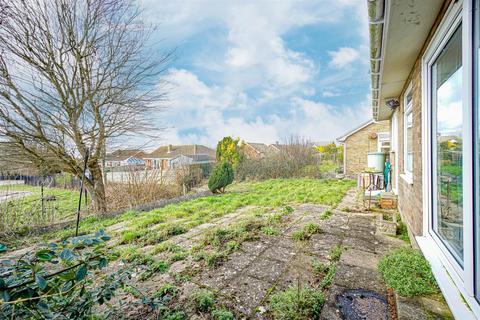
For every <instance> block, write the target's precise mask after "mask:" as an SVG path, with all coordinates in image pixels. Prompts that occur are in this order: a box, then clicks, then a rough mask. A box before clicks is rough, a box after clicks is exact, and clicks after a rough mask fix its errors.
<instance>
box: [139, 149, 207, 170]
mask: <svg viewBox="0 0 480 320" xmlns="http://www.w3.org/2000/svg"><path fill="white" fill-rule="evenodd" d="M144 159H145V163H146V166H147V168H149V169H162V170H167V169H174V168H178V167H180V166H182V165H205V164H211V163H214V162H215V159H216V154H215V150H213V149H211V148H209V147H206V146H202V145H197V144H193V145H179V146H174V145H167V146H161V147H159V148H157V149H155V150H154V151H153V152H152V153H150V154H147V155H145V158H144Z"/></svg>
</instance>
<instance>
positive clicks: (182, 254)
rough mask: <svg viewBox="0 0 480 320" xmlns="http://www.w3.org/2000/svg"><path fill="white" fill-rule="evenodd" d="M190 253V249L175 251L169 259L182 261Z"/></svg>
mask: <svg viewBox="0 0 480 320" xmlns="http://www.w3.org/2000/svg"><path fill="white" fill-rule="evenodd" d="M189 255H190V254H189V253H188V251H185V250H184V251H179V252H175V253H174V254H173V255H171V256H170V257H169V258H168V260H169V261H170V262H175V261H181V260H184V259H186V258H187V257H188V256H189Z"/></svg>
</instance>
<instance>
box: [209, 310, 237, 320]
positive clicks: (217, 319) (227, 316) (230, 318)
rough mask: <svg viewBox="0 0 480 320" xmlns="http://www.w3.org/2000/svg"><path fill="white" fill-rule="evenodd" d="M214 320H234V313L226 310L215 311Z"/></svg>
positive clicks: (213, 312)
mask: <svg viewBox="0 0 480 320" xmlns="http://www.w3.org/2000/svg"><path fill="white" fill-rule="evenodd" d="M212 319H214V320H234V319H235V316H234V315H233V313H231V312H230V311H228V310H226V309H215V310H213V311H212Z"/></svg>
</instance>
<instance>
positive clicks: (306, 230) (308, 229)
mask: <svg viewBox="0 0 480 320" xmlns="http://www.w3.org/2000/svg"><path fill="white" fill-rule="evenodd" d="M320 232H321V229H320V226H319V225H318V224H315V223H309V224H307V225H305V226H303V228H301V229H300V230H297V231H295V232H294V233H292V239H293V240H295V241H305V240H308V239H310V238H311V237H312V236H313V235H314V234H316V233H320Z"/></svg>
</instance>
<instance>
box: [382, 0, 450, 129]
mask: <svg viewBox="0 0 480 320" xmlns="http://www.w3.org/2000/svg"><path fill="white" fill-rule="evenodd" d="M443 2H444V1H443V0H391V1H389V0H387V1H386V5H387V8H386V11H385V13H386V20H385V22H386V28H385V29H384V35H383V55H382V56H383V61H382V72H381V89H380V103H379V110H378V111H379V112H378V120H385V119H388V118H390V116H391V113H392V111H391V110H390V109H389V108H387V107H386V106H385V99H387V98H398V97H399V95H400V93H401V91H402V89H403V87H404V86H405V82H406V80H407V77H408V75H409V74H410V72H411V70H412V68H413V66H414V64H415V61H416V59H417V58H418V55H419V53H420V50H421V49H422V47H423V45H424V43H425V41H426V39H427V36H428V34H429V32H430V30H431V29H432V27H433V24H434V23H435V19H436V18H437V16H438V14H439V11H440V9H441V7H442V4H443Z"/></svg>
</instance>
